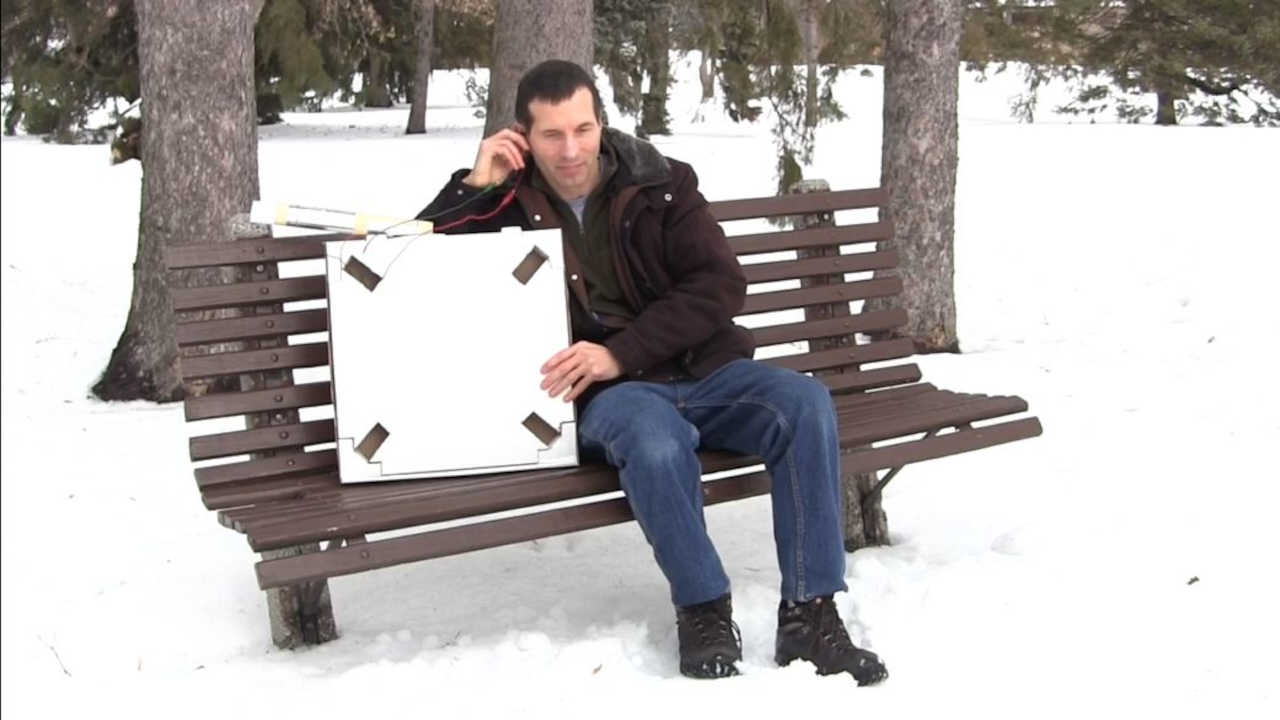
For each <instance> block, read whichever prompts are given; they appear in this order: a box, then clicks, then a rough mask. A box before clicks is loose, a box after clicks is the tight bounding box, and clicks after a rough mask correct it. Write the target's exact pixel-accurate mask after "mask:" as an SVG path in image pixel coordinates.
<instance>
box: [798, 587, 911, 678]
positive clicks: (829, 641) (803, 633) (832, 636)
mask: <svg viewBox="0 0 1280 720" xmlns="http://www.w3.org/2000/svg"><path fill="white" fill-rule="evenodd" d="M774 660H776V661H777V663H778V664H779V665H783V666H786V665H789V664H791V661H792V660H808V661H809V662H811V663H813V664H814V665H815V666H817V668H818V674H819V675H834V674H836V673H842V672H847V673H849V674H850V675H852V676H853V679H854V680H857V681H858V684H859V685H874V684H876V683H878V682H880V681H881V680H884V679H885V678H887V677H889V671H888V670H886V669H885V667H884V663H882V662H880V658H878V657H876V654H875V653H873V652H871V651H870V650H862V649H860V648H858V647H855V646H854V644H853V641H852V640H850V639H849V631H848V630H846V629H845V626H844V621H842V620H841V619H840V614H839V613H838V612H836V604H835V603H834V602H832V600H831V596H830V595H826V596H823V597H819V598H814V599H813V600H810V601H809V602H805V603H799V604H797V605H793V606H791V607H787V603H786V602H785V601H784V602H782V603H781V604H779V606H778V645H777V654H776V655H774Z"/></svg>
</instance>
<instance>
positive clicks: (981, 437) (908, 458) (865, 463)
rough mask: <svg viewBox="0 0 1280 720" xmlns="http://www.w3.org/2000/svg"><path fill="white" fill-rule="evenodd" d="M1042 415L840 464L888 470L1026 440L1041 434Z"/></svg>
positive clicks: (857, 454)
mask: <svg viewBox="0 0 1280 720" xmlns="http://www.w3.org/2000/svg"><path fill="white" fill-rule="evenodd" d="M1042 432H1043V429H1042V428H1041V426H1040V420H1039V418H1023V419H1021V420H1013V421H1010V422H1005V423H999V424H995V425H987V426H985V427H978V428H973V429H971V430H958V431H956V432H953V433H947V434H946V435H938V436H935V437H931V438H925V439H921V440H912V441H909V442H904V443H898V444H896V445H889V446H886V447H878V448H871V449H868V450H857V451H854V452H850V453H847V454H846V455H845V456H844V457H843V458H842V460H841V463H840V466H841V468H842V469H843V470H844V471H845V472H853V473H861V472H871V471H874V470H884V469H887V468H893V467H898V466H900V465H906V464H909V463H915V462H923V461H925V460H933V459H936V458H940V457H946V456H947V455H956V454H959V453H963V452H969V451H972V450H980V449H982V448H986V447H991V446H993V445H1000V444H1003V443H1009V442H1014V441H1015V440H1026V439H1027V438H1033V437H1036V436H1038V435H1040V434H1041V433H1042Z"/></svg>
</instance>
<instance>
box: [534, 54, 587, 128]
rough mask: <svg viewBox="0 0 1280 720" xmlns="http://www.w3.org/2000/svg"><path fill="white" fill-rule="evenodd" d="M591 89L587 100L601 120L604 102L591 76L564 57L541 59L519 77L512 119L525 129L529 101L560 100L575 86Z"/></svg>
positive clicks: (575, 89)
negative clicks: (561, 58)
mask: <svg viewBox="0 0 1280 720" xmlns="http://www.w3.org/2000/svg"><path fill="white" fill-rule="evenodd" d="M583 87H584V88H586V89H588V90H590V91H591V101H592V103H593V104H594V105H595V110H596V120H599V121H600V122H601V124H603V123H604V104H603V103H602V102H600V91H599V90H597V89H596V83H595V81H594V80H592V79H591V75H589V74H588V73H587V71H586V70H583V69H582V66H581V65H579V64H577V63H572V62H569V61H568V60H545V61H543V62H540V63H538V64H537V65H534V66H533V67H532V68H530V69H529V71H528V72H526V73H525V74H524V76H523V77H521V78H520V84H519V85H517V86H516V120H517V121H519V123H520V124H521V125H524V126H525V129H529V128H531V127H532V126H533V116H532V115H531V114H530V113H529V103H531V102H533V101H534V100H541V101H543V102H549V103H553V104H554V103H561V102H564V101H565V100H568V99H569V98H571V97H573V94H574V93H576V92H578V88H583Z"/></svg>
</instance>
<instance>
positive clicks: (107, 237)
mask: <svg viewBox="0 0 1280 720" xmlns="http://www.w3.org/2000/svg"><path fill="white" fill-rule="evenodd" d="M678 76H679V77H680V78H681V80H682V82H681V84H680V85H679V86H678V87H677V89H676V92H675V96H674V99H673V101H672V109H673V112H672V114H673V118H674V133H673V135H671V136H670V137H664V138H658V139H657V144H658V145H659V146H661V147H662V149H663V150H664V151H666V152H667V153H668V154H670V155H673V156H676V157H680V158H682V159H685V160H688V161H691V162H692V163H693V164H694V166H695V167H696V168H697V170H698V172H699V174H700V176H701V179H702V187H703V190H704V193H705V194H706V195H707V196H708V197H709V198H711V199H718V198H728V197H742V196H747V195H765V194H769V193H770V191H771V188H772V187H773V183H774V180H773V178H772V176H771V173H772V168H773V155H772V148H771V144H770V140H769V134H768V128H767V126H766V125H763V124H761V125H756V126H743V125H734V124H732V123H730V122H728V121H727V120H725V119H724V118H723V117H722V116H721V114H720V113H719V112H718V111H713V112H709V113H708V116H709V118H708V119H707V120H705V121H703V122H697V123H695V122H692V121H691V118H692V117H693V115H694V111H695V109H696V102H697V89H696V87H695V85H696V77H697V76H696V73H695V72H694V71H693V67H691V66H690V65H689V63H688V62H684V63H682V64H681V65H680V69H679V71H678ZM1014 81H1015V78H1014V77H1013V76H997V77H995V78H993V79H991V80H989V81H987V82H985V83H977V82H975V81H974V79H973V78H972V77H971V76H968V75H966V76H965V77H964V79H963V81H962V87H961V118H960V156H961V160H960V176H959V189H958V199H957V224H956V227H957V231H956V256H957V274H956V293H957V301H958V306H959V332H960V340H961V345H962V348H963V350H964V353H963V354H961V355H956V356H945V357H927V358H923V359H922V361H921V365H922V367H923V369H924V374H925V378H926V379H928V380H930V381H931V382H933V383H935V384H937V385H939V386H942V387H948V388H954V389H959V390H968V391H975V392H987V393H993V394H995V393H1010V394H1019V395H1021V396H1023V397H1025V398H1027V399H1028V400H1029V402H1030V404H1031V407H1032V410H1033V411H1034V412H1035V413H1036V414H1037V415H1038V416H1039V417H1040V418H1041V419H1042V421H1043V423H1044V426H1045V434H1044V436H1043V437H1041V438H1038V439H1036V440H1032V441H1026V442H1021V443H1016V444H1014V445H1011V446H1006V447H1001V448H996V449H992V450H987V451H983V452H979V453H972V454H967V455H962V456H959V457H954V458H949V459H946V460H941V461H936V462H930V463H924V464H921V465H916V466H911V467H909V468H907V470H906V471H905V472H904V473H903V475H902V476H901V477H900V478H899V479H897V480H895V481H894V482H893V484H891V485H890V486H889V488H888V490H887V493H886V496H885V506H886V508H887V510H888V513H889V518H890V526H891V529H892V533H893V539H894V544H893V546H892V547H886V548H880V549H874V550H866V551H860V552H858V553H856V554H855V555H853V556H851V558H850V563H849V570H848V578H847V580H848V583H849V585H850V588H851V591H850V592H849V593H848V594H846V595H842V596H839V597H838V598H837V599H838V602H839V603H840V609H841V611H842V613H843V614H844V616H845V618H846V620H848V621H849V622H850V627H851V631H852V633H853V635H854V638H855V641H859V642H860V643H862V644H865V645H866V646H868V647H870V648H872V649H874V650H875V651H876V652H878V653H880V654H881V656H882V657H884V658H885V660H886V661H887V663H888V665H889V668H890V670H891V673H892V675H891V677H890V679H889V680H888V682H886V683H885V684H883V685H881V686H879V687H875V688H868V689H858V688H856V687H855V686H854V684H853V682H852V681H851V680H849V679H848V678H844V677H836V678H819V677H816V676H814V675H813V674H812V671H811V669H809V668H808V667H806V666H804V665H803V664H796V665H793V666H791V667H788V668H786V669H778V668H776V667H774V666H773V664H772V661H771V656H772V642H773V630H774V624H775V619H774V610H775V606H776V602H777V585H778V571H777V568H776V564H775V561H774V556H773V546H772V539H771V531H770V521H769V506H768V503H767V500H765V499H764V498H758V499H754V500H751V501H745V502H740V503H732V504H729V505H722V506H717V507H714V508H710V509H709V510H708V513H707V514H708V523H709V525H710V528H711V532H712V534H713V537H714V538H715V539H716V541H717V543H718V546H719V548H720V550H721V554H722V556H723V558H724V560H725V564H726V567H727V569H728V571H729V573H730V575H731V578H732V580H733V583H734V600H735V606H736V609H737V613H736V618H737V620H738V622H739V624H740V625H741V627H742V632H743V636H744V641H745V655H746V659H745V661H744V662H743V663H742V666H741V667H742V670H743V675H742V676H741V677H738V678H734V679H730V680H724V681H719V682H710V683H709V682H698V681H692V680H687V679H685V678H682V677H681V676H680V675H679V674H678V672H677V664H676V641H675V633H674V623H673V620H674V618H673V614H672V610H671V607H670V606H669V604H668V601H667V591H666V587H665V583H664V581H663V580H662V578H661V576H660V574H659V572H658V570H657V568H656V566H655V565H654V563H653V562H652V559H651V556H650V553H649V550H648V547H647V546H646V545H645V542H644V539H643V538H642V536H641V534H640V532H639V529H638V528H637V527H636V526H634V525H626V526H620V527H613V528H604V529H600V530H595V531H589V532H585V533H579V534H575V535H569V536H564V537H560V538H554V539H550V540H543V541H538V542H532V543H525V544H521V545H515V546H511V547H506V548H500V549H495V550H489V551H483V552H478V553H472V554H468V555H463V556H458V557H452V558H445V559H441V560H435V561H431V562H426V563H419V564H414V565H409V566H401V567H396V568H390V569H386V570H381V571H377V572H372V573H366V574H362V575H358V576H354V577H346V578H338V579H336V580H333V581H332V582H331V589H332V593H333V602H334V606H335V609H336V613H337V619H338V623H339V626H340V630H341V633H342V637H341V638H340V639H339V640H337V641H335V642H332V643H330V644H328V645H325V646H322V647H319V648H314V649H309V650H305V651H298V652H281V651H277V650H275V649H274V648H273V647H272V646H271V644H270V640H269V638H268V634H267V622H266V611H265V604H264V600H263V594H262V593H261V592H260V591H259V590H257V588H256V585H255V583H254V579H253V572H252V562H253V559H254V556H253V555H252V554H251V553H250V552H249V550H248V548H247V547H246V545H245V543H244V540H243V538H242V537H240V536H239V535H237V534H235V533H232V532H230V531H227V530H225V529H223V528H221V527H220V526H218V524H217V522H216V521H215V519H214V517H213V515H212V514H211V513H209V512H207V511H205V510H204V509H203V508H202V507H201V505H200V502H199V498H198V495H197V492H196V489H195V486H194V483H193V481H192V478H191V472H190V465H189V463H188V461H187V458H186V453H185V442H184V438H185V437H186V434H187V430H186V429H185V428H184V424H183V422H182V413H181V410H180V408H178V407H156V406H152V405H148V404H145V403H125V404H104V403H100V402H97V401H94V400H92V399H90V398H89V397H87V395H88V387H89V386H90V385H91V384H92V382H93V381H94V380H95V379H96V374H97V373H98V372H99V371H100V370H101V368H102V367H103V366H104V365H105V362H106V359H107V357H108V354H109V353H110V351H111V349H112V347H113V345H114V343H115V340H116V337H117V335H118V333H119V331H120V329H121V327H122V326H123V322H124V317H125V312H126V310H127V305H128V299H129V292H130V282H131V278H130V265H131V263H132V261H133V256H134V250H135V244H136V237H137V217H138V194H139V180H140V171H139V167H138V165H137V163H129V164H126V165H123V166H117V167H110V166H109V165H108V160H107V150H106V148H105V147H102V146H96V147H58V146H52V145H45V144H42V143H40V142H39V141H38V140H34V139H30V138H15V139H11V138H5V139H4V141H3V146H2V149H3V153H2V158H3V161H2V163H0V171H2V180H3V192H2V195H0V197H2V200H3V208H2V212H0V218H2V223H3V225H2V232H0V236H2V238H3V243H2V247H0V250H2V259H0V278H2V279H3V284H2V288H3V298H2V300H3V303H2V307H3V372H2V378H0V412H2V413H3V418H2V420H3V453H2V456H0V462H2V470H0V477H2V482H0V487H2V490H3V500H2V502H0V512H2V513H3V519H2V528H3V543H2V550H3V563H2V568H3V580H2V581H3V604H2V609H3V643H2V664H3V692H2V693H0V712H2V713H3V715H4V716H5V717H6V718H10V717H12V718H23V717H51V718H57V717H70V716H72V715H73V713H78V712H92V713H95V714H98V715H101V714H104V713H105V714H107V715H108V716H116V715H117V714H124V713H129V714H130V715H135V716H140V717H159V716H180V717H185V716H192V717H205V716H210V717H212V716H226V715H229V714H237V715H238V714H246V715H248V716H265V715H266V714H267V710H274V711H277V712H278V711H281V710H290V711H302V712H308V713H313V712H315V711H320V712H321V713H323V714H325V715H330V714H334V715H336V714H337V713H338V712H344V713H345V712H349V711H352V710H365V711H369V712H368V713H367V714H369V715H370V716H383V717H385V716H389V717H401V716H418V715H424V714H427V713H432V714H439V715H441V716H444V715H445V714H446V713H448V714H459V715H463V716H481V717H485V716H498V715H500V714H503V715H506V714H510V713H513V712H514V713H520V715H521V716H523V717H562V716H568V717H584V716H589V715H598V714H608V715H610V716H625V717H644V716H653V715H657V716H667V717H699V716H703V715H711V714H715V715H716V716H718V717H724V716H727V717H746V716H753V717H755V716H759V717H771V716H792V717H809V716H824V717H825V716H833V715H834V716H837V717H838V716H842V715H846V714H848V715H856V716H858V717H866V718H882V717H937V716H940V715H943V714H945V715H948V716H960V717H970V716H972V717H979V716H980V717H984V718H991V717H995V718H1001V717H1009V718H1013V717H1018V718H1021V717H1060V716H1075V715H1078V714H1079V713H1081V712H1086V713H1089V714H1090V715H1091V716H1097V717H1119V716H1125V715H1132V714H1136V713H1142V714H1143V715H1147V714H1155V713H1159V714H1160V715H1161V716H1166V717H1202V716H1211V717H1230V718H1249V717H1276V716H1277V712H1278V710H1280V702H1278V700H1280V699H1278V698H1277V690H1276V686H1277V682H1276V675H1277V670H1280V665H1278V664H1277V662H1276V659H1275V658H1276V655H1275V648H1276V647H1277V643H1280V623H1278V621H1277V619H1276V615H1277V614H1276V610H1275V609H1276V608H1277V607H1280V593H1278V592H1277V587H1278V585H1280V582H1278V581H1277V577H1276V576H1277V570H1276V568H1277V567H1278V564H1277V562H1276V560H1275V558H1274V557H1273V555H1274V554H1275V552H1276V551H1277V550H1280V542H1278V541H1280V531H1277V529H1276V522H1275V519H1274V515H1275V511H1276V508H1277V506H1278V505H1277V500H1280V491H1277V489H1276V482H1277V480H1280V472H1277V470H1276V468H1275V461H1274V454H1273V450H1274V448H1275V445H1276V442H1277V440H1280V412H1278V411H1277V408H1280V393H1278V392H1277V390H1276V378H1275V372H1276V366H1277V363H1276V356H1277V349H1278V341H1277V337H1276V336H1277V332H1276V331H1277V327H1278V326H1277V322H1276V319H1275V314H1276V310H1275V308H1276V303H1275V301H1274V296H1273V292H1274V291H1273V290H1272V288H1274V287H1275V283H1274V276H1275V268H1276V267H1277V266H1278V264H1280V250H1277V241H1278V240H1280V231H1278V230H1277V223H1276V217H1277V216H1276V208H1275V205H1276V179H1275V177H1276V176H1275V169H1276V167H1277V164H1278V162H1280V131H1277V130H1267V129H1263V130H1259V129H1253V128H1198V127H1180V128H1155V127H1151V126H1131V125H1117V124H1110V123H1100V124H1096V125H1091V124H1081V123H1076V124H1071V123H1070V122H1069V121H1068V119H1067V118H1058V117H1055V116H1053V115H1052V113H1050V112H1047V111H1046V112H1044V113H1042V114H1041V116H1040V117H1039V118H1038V122H1037V124H1034V125H1019V124H1016V123H1014V122H1013V121H1011V120H1010V119H1009V118H1008V111H1007V103H1008V99H1009V97H1010V96H1012V95H1013V94H1015V93H1016V92H1017V88H1016V87H1015V86H1014V85H1013V84H1011V83H1012V82H1014ZM879 87H880V85H879V78H878V76H876V75H874V74H873V76H872V77H864V76H861V75H859V73H858V72H857V71H848V72H846V73H845V75H844V76H843V77H842V80H841V83H840V86H839V90H838V97H839V99H840V101H841V102H842V103H843V104H844V106H845V110H846V111H847V112H848V113H849V116H850V117H849V119H847V120H845V121H843V122H841V123H839V124H837V125H833V126H830V127H825V128H823V129H822V130H821V132H820V136H819V149H818V159H817V162H816V163H815V165H814V167H813V168H812V169H811V170H810V172H809V174H810V175H811V176H816V177H824V178H826V179H828V180H829V181H830V182H831V185H832V187H835V188H851V187H864V186H869V185H875V184H877V182H878V178H879V169H878V163H879V148H880V96H879V92H880V90H879ZM431 92H432V101H431V108H430V110H429V113H428V124H429V126H430V132H429V133H428V134H426V135H425V136H415V137H406V136H403V135H401V134H400V130H401V128H402V127H403V125H404V121H405V117H406V113H407V109H405V108H396V109H393V110H387V111H365V112H358V111H351V110H343V109H334V110H332V111H329V112H325V113H323V114H315V115H313V114H291V115H288V116H287V121H286V124H284V125H280V126H275V127H269V128H264V129H263V130H262V133H261V137H262V141H261V144H260V147H259V152H260V160H261V178H262V195H263V197H265V198H273V199H280V200H287V201H290V202H296V203H298V204H307V205H319V206H330V207H340V208H353V209H364V210H369V211H376V212H385V213H400V214H408V213H412V212H415V211H416V210H417V209H418V208H420V207H421V206H422V205H423V204H425V203H426V201H427V200H429V199H430V197H431V196H432V195H433V194H434V192H435V190H436V188H437V187H438V186H439V185H440V184H441V183H442V182H443V180H444V178H445V176H446V175H447V174H448V173H449V172H450V171H451V170H452V169H454V168H456V167H458V166H461V165H467V164H470V161H471V159H472V157H473V154H474V152H475V145H476V142H477V141H478V140H479V134H480V126H481V122H480V121H479V120H476V119H475V118H474V117H473V116H472V114H471V109H470V108H468V107H466V103H465V101H464V100H463V94H462V76H461V75H458V74H452V75H451V74H445V73H437V74H436V76H435V79H434V80H433V85H432V90H431ZM1044 92H1045V93H1046V94H1045V97H1044V99H1042V101H1041V105H1040V106H1041V107H1042V108H1046V109H1047V108H1050V107H1052V105H1053V104H1055V102H1056V101H1055V98H1054V96H1053V93H1054V92H1058V93H1059V94H1060V93H1061V89H1055V88H1049V89H1048V90H1046V91H1044ZM614 117H615V123H616V124H618V125H619V126H621V127H623V128H626V129H629V128H630V127H631V125H632V121H631V120H627V119H618V118H617V115H616V114H615V115H614ZM298 714H301V712H299V713H298Z"/></svg>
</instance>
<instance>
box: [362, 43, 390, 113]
mask: <svg viewBox="0 0 1280 720" xmlns="http://www.w3.org/2000/svg"><path fill="white" fill-rule="evenodd" d="M364 106H365V107H382V108H385V107H391V93H389V92H388V91H387V56H386V55H383V54H382V51H381V50H376V49H374V50H370V51H369V74H368V75H366V76H365V78H364Z"/></svg>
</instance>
